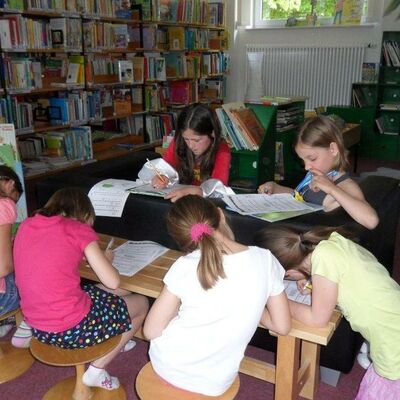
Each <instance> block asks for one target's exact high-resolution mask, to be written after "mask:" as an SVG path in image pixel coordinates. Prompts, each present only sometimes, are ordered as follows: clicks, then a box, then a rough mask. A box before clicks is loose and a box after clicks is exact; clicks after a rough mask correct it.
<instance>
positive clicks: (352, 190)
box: [312, 172, 379, 229]
mask: <svg viewBox="0 0 400 400" xmlns="http://www.w3.org/2000/svg"><path fill="white" fill-rule="evenodd" d="M313 173H314V172H313ZM312 187H313V188H315V187H316V188H318V189H320V190H323V191H324V192H325V193H327V194H329V195H331V196H332V197H333V198H334V199H335V200H336V201H337V202H338V203H339V204H340V205H341V206H342V207H343V208H344V209H345V210H346V211H347V213H348V214H349V215H350V216H351V217H352V218H353V219H354V220H355V221H357V222H358V223H359V224H361V225H363V226H365V227H366V228H368V229H374V228H375V227H376V226H377V225H378V223H379V218H378V215H377V213H376V211H375V210H374V209H373V208H372V207H371V206H370V205H369V204H368V202H367V201H366V200H365V198H364V195H363V193H362V191H361V189H360V187H359V186H358V185H357V183H356V182H354V181H353V180H352V179H347V180H346V181H343V182H341V183H340V184H339V185H335V184H334V183H333V182H332V181H331V180H330V179H329V178H327V177H326V176H322V175H314V177H313V181H312ZM332 209H333V208H331V209H329V206H328V207H327V211H331V210H332Z"/></svg>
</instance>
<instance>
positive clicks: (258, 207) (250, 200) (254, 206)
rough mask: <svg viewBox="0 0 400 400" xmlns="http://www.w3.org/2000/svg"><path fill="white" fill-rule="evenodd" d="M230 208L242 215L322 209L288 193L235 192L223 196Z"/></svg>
mask: <svg viewBox="0 0 400 400" xmlns="http://www.w3.org/2000/svg"><path fill="white" fill-rule="evenodd" d="M223 200H224V202H225V203H226V204H227V205H228V206H229V208H230V209H232V210H233V211H236V212H237V213H239V214H242V215H252V214H262V213H273V212H286V211H299V210H310V209H311V210H312V211H316V210H318V209H322V206H320V207H310V206H309V205H308V204H307V203H304V202H302V201H298V200H296V199H295V198H294V197H293V196H292V195H291V194H289V193H279V194H272V195H266V194H237V195H234V196H225V197H223Z"/></svg>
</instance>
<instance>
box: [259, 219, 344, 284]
mask: <svg viewBox="0 0 400 400" xmlns="http://www.w3.org/2000/svg"><path fill="white" fill-rule="evenodd" d="M332 232H339V233H340V234H342V235H343V236H346V237H349V236H350V233H349V232H347V231H345V230H344V229H342V228H333V227H318V226H317V227H314V228H312V229H310V230H308V231H304V230H301V229H298V228H294V227H292V226H286V225H273V226H268V227H267V228H264V229H262V230H260V231H258V232H257V233H256V235H255V237H254V243H255V244H256V245H257V246H259V247H263V248H265V249H268V250H270V251H271V252H272V254H273V255H274V256H275V257H276V258H277V259H278V260H279V262H280V263H281V264H282V266H283V268H285V270H289V269H294V270H296V271H300V272H302V273H303V274H305V275H306V276H307V275H308V273H307V272H305V271H304V270H303V269H302V268H301V263H302V262H303V260H304V259H305V258H306V257H307V256H308V255H309V254H310V253H312V252H313V251H314V249H315V247H316V246H317V245H318V244H319V243H320V242H321V241H322V240H327V239H329V236H330V235H331V233H332Z"/></svg>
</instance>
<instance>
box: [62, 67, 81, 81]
mask: <svg viewBox="0 0 400 400" xmlns="http://www.w3.org/2000/svg"><path fill="white" fill-rule="evenodd" d="M80 68H81V65H80V64H75V63H69V64H68V71H67V79H66V81H65V82H66V83H78V78H79V70H80Z"/></svg>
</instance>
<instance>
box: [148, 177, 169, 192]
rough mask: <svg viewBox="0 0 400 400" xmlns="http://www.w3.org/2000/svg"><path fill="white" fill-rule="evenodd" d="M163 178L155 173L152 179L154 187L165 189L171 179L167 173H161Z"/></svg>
mask: <svg viewBox="0 0 400 400" xmlns="http://www.w3.org/2000/svg"><path fill="white" fill-rule="evenodd" d="M161 177H162V178H160V177H159V176H158V175H155V176H154V177H153V179H152V180H151V184H152V185H153V187H154V188H156V189H165V188H166V187H167V186H168V183H169V179H168V177H167V176H165V175H161Z"/></svg>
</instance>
